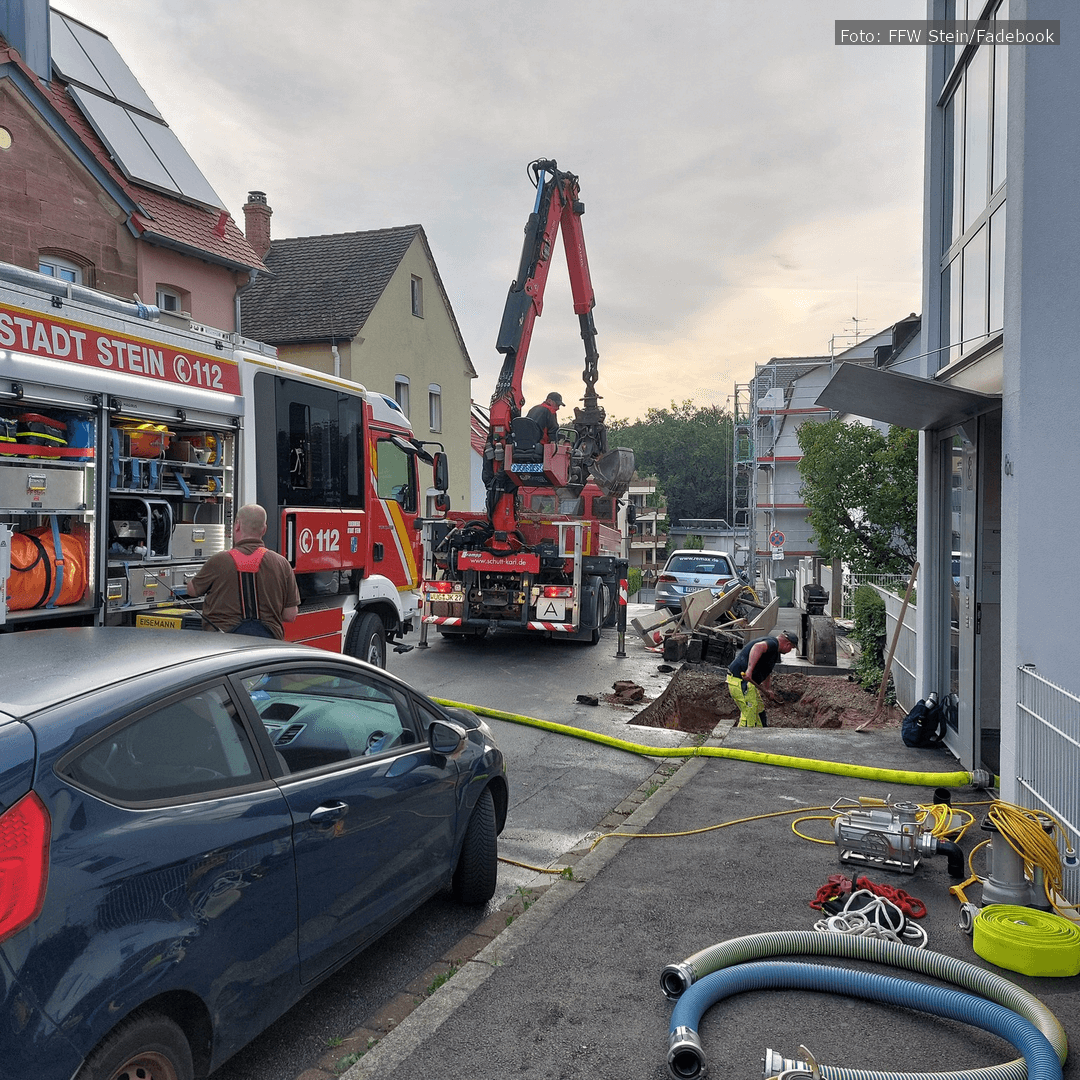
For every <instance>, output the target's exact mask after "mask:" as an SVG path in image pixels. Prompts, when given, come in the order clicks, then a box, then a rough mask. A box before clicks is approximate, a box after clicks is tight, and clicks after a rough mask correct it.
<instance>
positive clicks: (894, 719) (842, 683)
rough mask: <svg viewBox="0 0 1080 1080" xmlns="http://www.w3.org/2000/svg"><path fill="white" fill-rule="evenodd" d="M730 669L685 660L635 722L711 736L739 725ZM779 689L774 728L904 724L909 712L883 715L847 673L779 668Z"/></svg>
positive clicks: (887, 709) (769, 707)
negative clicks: (719, 727)
mask: <svg viewBox="0 0 1080 1080" xmlns="http://www.w3.org/2000/svg"><path fill="white" fill-rule="evenodd" d="M726 675H727V673H726V671H724V670H723V669H722V668H713V667H709V666H707V665H700V664H694V665H690V664H685V665H683V667H681V668H680V669H679V670H678V671H677V672H675V674H674V675H673V676H672V678H671V682H669V683H668V685H667V689H666V690H665V691H664V692H663V694H661V695H660V697H658V698H657V699H656V700H655V701H654V702H652V704H650V705H649V706H647V707H646V708H645V709H642V711H641V712H639V713H637V714H636V715H635V716H634V717H633V718H632V720H631V721H630V722H631V723H633V724H641V725H643V726H645V727H664V728H677V729H678V730H680V731H690V732H694V733H695V734H699V735H708V734H710V733H711V732H712V730H713V728H715V727H716V726H717V725H718V724H721V723H723V722H724V721H730V722H731V723H732V724H736V723H738V720H739V707H738V706H737V705H736V704H735V702H734V701H733V700H732V698H731V695H730V694H729V693H728V688H727V681H726ZM772 689H773V693H774V694H776V695H777V696H778V697H780V698H781V699H782V701H781V702H780V703H779V704H775V703H773V702H767V704H766V715H767V717H768V721H769V727H783V728H855V727H859V726H860V725H863V724H866V726H867V728H868V729H872V730H875V731H876V730H881V729H882V728H888V727H899V726H900V721H901V720H903V718H904V713H903V710H902V709H900V708H899V707H897V706H895V705H891V706H890V705H886V706H884V708H883V709H882V711H881V714H880V715H879V716H877V717H875V716H874V712H875V709H876V706H877V694H876V693H870V692H868V691H866V690H863V689H862V687H861V686H859V684H858V683H857V682H854V681H852V680H850V679H849V678H848V677H847V676H845V675H803V674H801V673H800V672H797V671H784V672H781V671H779V670H777V671H774V672H773V676H772Z"/></svg>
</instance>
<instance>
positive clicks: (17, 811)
mask: <svg viewBox="0 0 1080 1080" xmlns="http://www.w3.org/2000/svg"><path fill="white" fill-rule="evenodd" d="M51 832H52V822H51V821H50V819H49V811H48V810H46V809H45V804H44V803H43V802H42V801H41V800H40V799H39V798H38V797H37V795H36V794H35V793H34V792H33V791H31V792H30V793H29V794H28V795H25V796H23V798H21V799H20V800H19V801H18V802H17V803H16V804H15V805H14V806H12V807H11V809H9V810H5V811H4V813H3V814H0V941H3V940H4V938H8V937H11V935H12V934H14V933H16V932H17V931H19V930H21V929H22V928H23V927H24V926H26V925H27V924H29V923H32V922H33V921H34V920H35V919H36V918H37V917H38V915H39V914H40V913H41V906H42V904H44V903H45V886H46V885H47V884H48V880H49V836H50V835H51Z"/></svg>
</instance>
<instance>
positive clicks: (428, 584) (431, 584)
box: [424, 581, 461, 593]
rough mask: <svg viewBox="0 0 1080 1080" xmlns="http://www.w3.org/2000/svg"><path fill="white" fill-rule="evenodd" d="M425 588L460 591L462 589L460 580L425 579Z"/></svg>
mask: <svg viewBox="0 0 1080 1080" xmlns="http://www.w3.org/2000/svg"><path fill="white" fill-rule="evenodd" d="M424 588H425V589H427V591H428V592H437V593H444V592H459V591H460V590H461V582H460V581H425V582H424Z"/></svg>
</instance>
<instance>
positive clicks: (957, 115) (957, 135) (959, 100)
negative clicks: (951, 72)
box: [949, 81, 965, 241]
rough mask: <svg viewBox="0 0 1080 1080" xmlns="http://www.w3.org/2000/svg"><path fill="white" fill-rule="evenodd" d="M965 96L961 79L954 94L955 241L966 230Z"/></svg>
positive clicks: (953, 193) (953, 208)
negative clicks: (964, 228) (964, 218)
mask: <svg viewBox="0 0 1080 1080" xmlns="http://www.w3.org/2000/svg"><path fill="white" fill-rule="evenodd" d="M964 97H965V84H964V82H963V81H961V83H960V85H959V86H958V87H957V88H956V93H955V94H953V105H954V112H953V158H952V162H953V164H952V167H953V174H952V226H951V229H950V232H949V235H950V237H951V239H952V240H953V241H956V240H959V239H960V234H961V233H962V232H963V231H964V230H963V214H964Z"/></svg>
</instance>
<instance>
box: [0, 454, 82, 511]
mask: <svg viewBox="0 0 1080 1080" xmlns="http://www.w3.org/2000/svg"><path fill="white" fill-rule="evenodd" d="M92 475H93V474H92V470H88V469H87V468H86V466H85V465H64V464H61V463H59V462H49V463H48V464H45V463H43V462H25V463H23V462H21V461H18V460H12V459H5V468H4V469H3V470H0V512H7V513H15V514H37V513H63V512H70V513H82V512H83V511H85V510H86V508H87V504H88V503H89V501H90V491H91V488H92V486H93V484H92V481H91V479H90V478H91V477H92Z"/></svg>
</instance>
